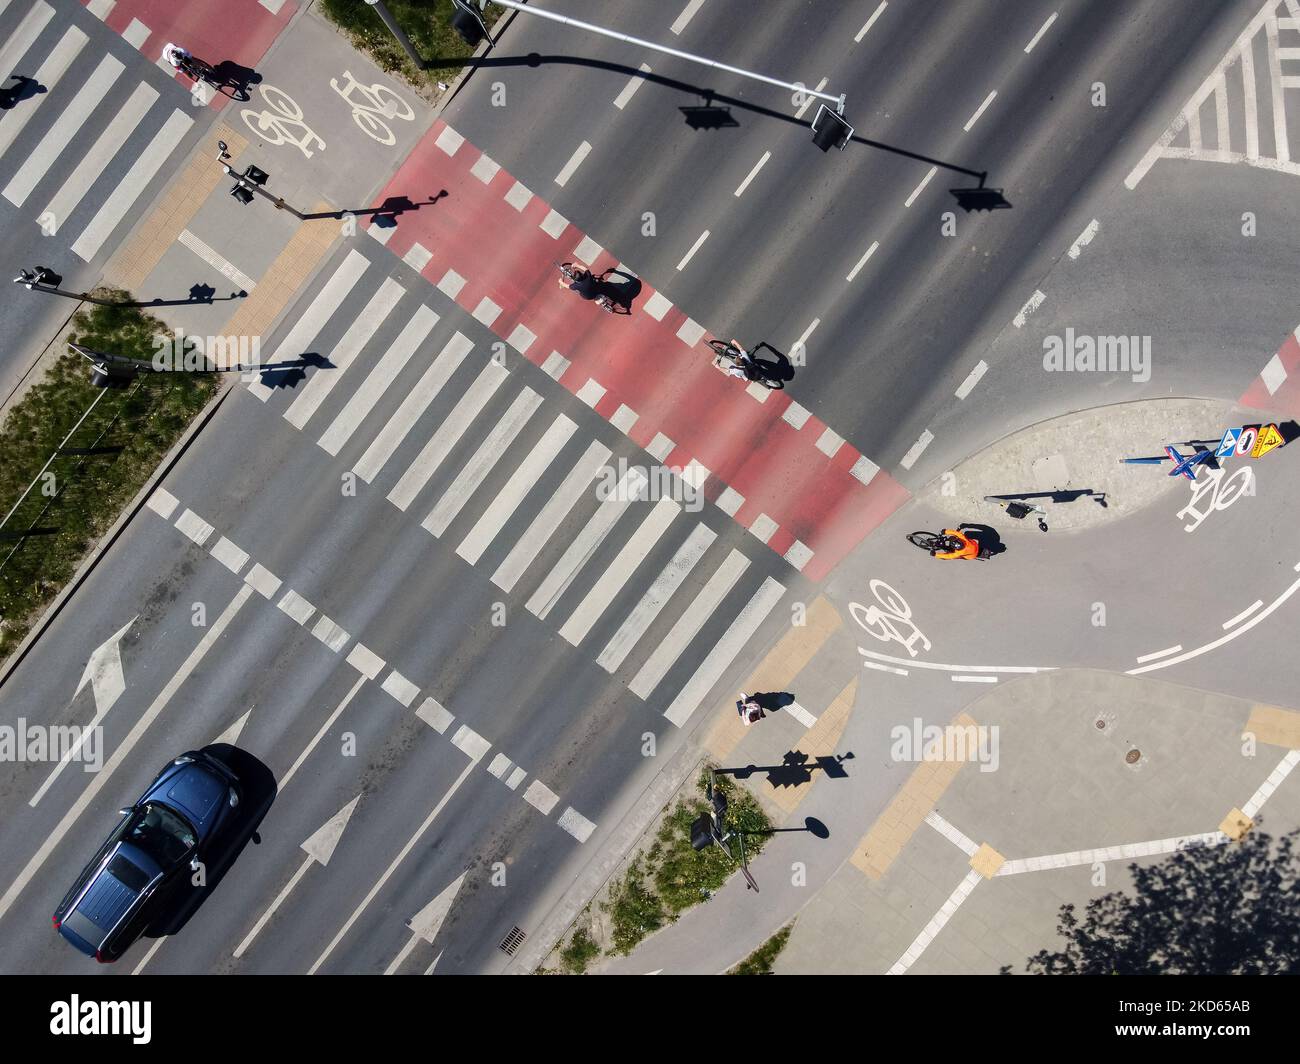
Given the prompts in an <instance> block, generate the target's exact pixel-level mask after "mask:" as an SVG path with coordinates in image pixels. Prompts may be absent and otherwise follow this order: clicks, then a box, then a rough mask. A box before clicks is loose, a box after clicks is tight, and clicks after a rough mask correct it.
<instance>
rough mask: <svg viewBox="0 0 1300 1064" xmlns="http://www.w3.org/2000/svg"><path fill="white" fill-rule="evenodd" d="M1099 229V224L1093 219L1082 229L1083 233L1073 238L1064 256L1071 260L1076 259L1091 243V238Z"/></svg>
mask: <svg viewBox="0 0 1300 1064" xmlns="http://www.w3.org/2000/svg"><path fill="white" fill-rule="evenodd" d="M1100 228H1101V222H1099V221H1098V220H1097V219H1096V218H1094V219H1093V220H1092V221H1090V222H1089V223H1088V224H1087V225H1085V226H1084V227H1083V232H1082V233H1080V234H1079V235H1078V236H1077V237H1075V239H1074V243H1073V244H1071V245H1070V250H1069V251H1068V252H1066V254H1067V255H1069V256H1070V258H1072V259H1077V258H1078V257H1079V252H1081V251H1082V250H1083V249H1084V248H1086V247H1087V246H1088V245H1089V244H1091V243H1092V238H1093V237H1094V236H1096V235H1097V230H1098V229H1100Z"/></svg>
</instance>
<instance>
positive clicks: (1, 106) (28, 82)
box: [0, 74, 50, 111]
mask: <svg viewBox="0 0 1300 1064" xmlns="http://www.w3.org/2000/svg"><path fill="white" fill-rule="evenodd" d="M9 78H13V79H14V80H15V81H16V82H18V84H16V85H5V86H3V87H0V111H8V110H9V109H10V108H11V107H17V106H18V105H19V104H20V103H22V102H23V100H30V99H31V98H32V97H33V96H38V95H40V94H41V93H42V92H49V91H50V90H49V89H47V88H46V87H45V86H44V85H42V84H41V83H40V82H39V81H37V80H36V79H35V78H29V77H27V76H26V75H25V74H10V75H9ZM9 78H5V80H6V81H8V80H9Z"/></svg>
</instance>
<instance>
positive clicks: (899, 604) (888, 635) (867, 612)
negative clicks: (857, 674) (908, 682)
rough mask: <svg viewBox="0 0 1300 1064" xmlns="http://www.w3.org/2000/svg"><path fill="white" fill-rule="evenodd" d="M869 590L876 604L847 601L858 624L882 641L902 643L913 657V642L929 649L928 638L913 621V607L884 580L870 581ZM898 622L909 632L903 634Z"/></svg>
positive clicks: (924, 648) (914, 652)
mask: <svg viewBox="0 0 1300 1064" xmlns="http://www.w3.org/2000/svg"><path fill="white" fill-rule="evenodd" d="M871 594H872V595H873V596H874V598H875V600H876V602H878V603H879V605H878V606H863V605H862V604H861V603H859V602H850V603H849V613H851V614H852V615H853V619H854V620H855V621H857V622H858V624H860V625H862V627H863V628H865V629H866V630H867V631H868V632H870V633H871V634H872V635H873V636H875V637H876V638H877V639H879V640H880V641H881V642H883V643H889V642H898V643H902V644H903V646H904V647H905V648H906V649H907V652H908V654H910V655H911V656H912V657H916V655H917V651H916V650H913V649H912V647H913V644H916V643H920V644H921V649H922V650H929V649H930V640H929V639H927V638H926V637H925V635H924V634H923V633H922V632H921V630H920V629H919V628H917V626H916V625H915V624H914V623H913V621H912V607H911V606H909V605H908V604H907V600H906V599H904V598H903V596H902V595H900V594H899V593H898V592H897V591H895V590H894V589H893V588H892V587H890V586H889V585H888V584H887V583H885V582H884V581H883V580H872V581H871ZM900 626H905V627H906V629H908V630H910V634H909V635H906V636H905V635H904V634H903V630H902V628H900Z"/></svg>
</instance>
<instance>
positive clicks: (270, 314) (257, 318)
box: [221, 203, 339, 358]
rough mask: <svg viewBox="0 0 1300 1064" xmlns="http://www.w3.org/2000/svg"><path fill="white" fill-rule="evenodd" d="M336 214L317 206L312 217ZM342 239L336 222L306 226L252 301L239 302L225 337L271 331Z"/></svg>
mask: <svg viewBox="0 0 1300 1064" xmlns="http://www.w3.org/2000/svg"><path fill="white" fill-rule="evenodd" d="M332 210H334V208H333V207H332V206H331V205H330V204H328V203H317V204H316V205H315V206H314V207H312V209H311V211H310V213H312V214H318V213H323V212H326V211H332ZM338 235H339V227H338V223H337V222H336V221H335V220H334V219H330V218H322V219H320V220H319V221H312V222H303V223H302V224H301V225H300V226H299V227H298V229H297V231H296V232H295V233H294V235H293V237H292V238H291V239H290V241H289V243H287V244H286V245H285V246H284V250H283V251H281V252H280V254H279V255H278V256H276V259H275V261H274V262H273V263H271V267H270V269H268V270H267V271H266V274H265V275H264V276H263V277H262V278H261V279H260V280H259V281H258V282H257V287H256V288H254V289H253V290H252V291H251V292H250V293H249V294H248V298H246V299H242V300H240V301H239V308H238V309H237V310H236V311H235V313H234V314H232V315H231V316H230V319H229V320H228V321H227V322H226V323H225V325H223V326H222V330H221V331H222V334H223V335H225V336H259V337H260V336H262V335H264V334H265V333H266V332H267V330H269V329H270V328H271V324H272V322H274V321H275V319H276V318H277V317H279V316H280V312H281V311H283V310H284V308H285V307H287V306H288V305H289V300H290V299H292V298H293V296H294V294H295V293H296V292H297V291H298V289H299V288H300V287H302V285H303V283H304V282H305V281H306V280H307V278H308V277H310V276H311V274H312V272H313V271H314V270H315V269H316V267H317V266H319V265H320V263H321V260H322V259H324V258H325V253H326V252H327V251H329V248H330V245H331V244H333V243H334V238H335V237H337V236H338ZM262 357H263V358H269V357H270V352H269V351H263V352H262Z"/></svg>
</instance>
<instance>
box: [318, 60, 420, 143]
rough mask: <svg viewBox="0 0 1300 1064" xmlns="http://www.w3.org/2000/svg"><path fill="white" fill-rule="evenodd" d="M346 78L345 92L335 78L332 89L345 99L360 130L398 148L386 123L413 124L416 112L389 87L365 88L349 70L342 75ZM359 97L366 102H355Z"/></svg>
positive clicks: (393, 135)
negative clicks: (356, 97) (411, 122)
mask: <svg viewBox="0 0 1300 1064" xmlns="http://www.w3.org/2000/svg"><path fill="white" fill-rule="evenodd" d="M343 76H344V77H345V78H347V79H348V83H347V87H346V88H340V87H339V83H338V81H337V80H336V79H335V78H330V88H331V89H333V90H334V91H335V92H337V93H338V94H339V95H340V96H342V97H343V99H344V101H345V102H346V103H347V104H348V106H349V107H351V108H352V120H353V121H354V122H356V124H357V125H358V126H359V127H360V128H361V132H362V133H364V134H366V136H368V137H371V138H373V139H374V140H377V141H379V143H380V144H384V145H387V146H391V145H393V144H396V143H397V137H396V135H395V134H394V133H393V130H392V127H391V126H390V125H389V124H388V123H387V122H386V121H384V119H390V120H391V119H401V120H402V121H404V122H410V121H411V120H412V119H414V118H415V111H414V109H412V107H411V105H410V104H409V103H407V102H406V101H405V100H404V99H402V98H401V97H400V96H398V95H397V93H395V92H394V91H393V90H392V89H390V88H388V87H387V86H386V85H380V84H374V85H370V86H365V85H362V84H361V83H360V82H359V81H357V79H356V78H354V77H353V76H352V71H350V70H345V71H343ZM356 93H360V95H361V96H362V97H364V99H365V101H366V102H365V103H359V102H357V101H356V100H354V99H353V98H352V97H353V95H354V94H356Z"/></svg>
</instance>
